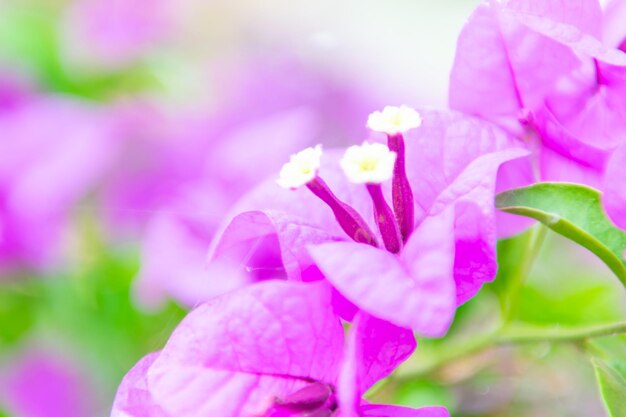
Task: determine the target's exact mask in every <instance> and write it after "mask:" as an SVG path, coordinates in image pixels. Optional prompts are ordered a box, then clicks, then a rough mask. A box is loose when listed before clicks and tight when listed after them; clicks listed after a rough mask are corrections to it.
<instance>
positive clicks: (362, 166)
mask: <svg viewBox="0 0 626 417" xmlns="http://www.w3.org/2000/svg"><path fill="white" fill-rule="evenodd" d="M395 162H396V153H395V152H392V151H390V150H389V148H388V147H387V146H385V145H383V144H380V143H368V142H365V143H364V144H363V145H361V146H358V145H355V146H350V147H349V148H348V149H347V150H346V153H345V154H344V155H343V158H341V161H340V162H339V164H340V165H341V168H342V169H343V172H344V173H345V174H346V177H348V180H349V181H350V182H353V183H355V184H379V183H381V182H383V181H387V180H388V179H390V178H391V176H392V175H393V166H394V164H395Z"/></svg>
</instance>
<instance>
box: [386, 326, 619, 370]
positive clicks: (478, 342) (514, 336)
mask: <svg viewBox="0 0 626 417" xmlns="http://www.w3.org/2000/svg"><path fill="white" fill-rule="evenodd" d="M622 333H626V321H622V322H618V323H611V324H602V325H597V326H587V327H582V328H578V329H563V328H557V329H554V328H552V329H547V330H545V329H541V330H539V329H520V328H519V327H518V328H516V327H512V328H506V327H505V328H503V329H501V330H499V331H495V332H493V333H491V334H487V335H484V336H481V337H477V338H476V339H473V340H469V341H463V342H461V343H458V344H457V345H456V346H458V347H457V348H456V349H454V348H453V349H448V350H445V351H444V352H443V353H441V354H439V355H438V356H437V357H436V358H435V359H433V360H432V361H429V362H426V363H422V364H418V365H417V366H415V364H412V365H413V366H411V369H410V370H408V369H407V370H406V371H405V372H403V371H402V368H400V370H399V372H398V373H397V374H396V375H395V376H394V379H395V380H396V381H400V382H402V381H410V380H414V379H416V378H419V377H421V376H423V375H425V374H429V373H432V372H435V371H437V370H438V369H440V368H443V367H444V366H446V365H448V364H449V363H451V362H454V361H457V360H460V359H463V358H466V357H469V356H472V355H475V354H477V353H480V352H483V351H485V350H488V349H491V348H494V347H496V346H501V345H521V344H529V343H574V342H581V341H585V340H587V339H591V338H595V337H603V336H612V335H617V334H622Z"/></svg>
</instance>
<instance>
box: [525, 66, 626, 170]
mask: <svg viewBox="0 0 626 417" xmlns="http://www.w3.org/2000/svg"><path fill="white" fill-rule="evenodd" d="M597 71H599V74H597V75H596V72H597ZM590 72H592V73H591V74H585V75H586V76H579V75H578V74H577V76H576V77H570V78H568V79H567V82H565V80H563V81H564V82H562V83H561V87H560V88H559V90H557V91H556V92H555V93H553V94H551V95H550V96H549V97H548V98H547V99H546V104H545V106H544V107H543V109H541V111H540V112H538V113H537V120H536V121H537V126H538V127H539V130H540V132H541V134H542V138H543V143H544V144H545V145H547V146H548V147H550V148H552V149H553V150H555V151H557V152H559V153H560V154H562V155H563V156H565V157H567V158H568V159H571V160H573V161H576V162H578V163H580V164H581V165H584V166H588V167H591V168H594V169H596V170H602V169H603V167H604V165H605V163H606V160H607V158H608V156H609V154H610V153H611V152H612V151H613V149H614V148H615V147H616V146H617V145H618V144H620V143H621V142H623V141H624V140H626V126H625V125H624V122H623V121H624V118H626V99H625V98H624V97H625V95H626V82H624V79H626V76H625V75H624V74H626V68H619V67H613V68H610V67H607V66H603V65H598V66H597V67H596V68H590ZM620 73H621V74H620ZM596 77H600V78H601V83H598V81H596ZM620 77H621V78H622V79H620Z"/></svg>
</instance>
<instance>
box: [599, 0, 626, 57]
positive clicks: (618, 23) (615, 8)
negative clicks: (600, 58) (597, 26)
mask: <svg viewBox="0 0 626 417" xmlns="http://www.w3.org/2000/svg"><path fill="white" fill-rule="evenodd" d="M625 21H626V2H625V1H623V0H611V1H609V2H608V4H607V6H606V7H605V12H604V20H603V22H602V23H603V24H602V30H603V36H602V39H603V40H604V42H605V43H606V44H607V45H609V46H614V47H618V46H619V45H620V44H621V43H622V42H623V41H624V39H625V38H626V27H624V22H625ZM622 50H623V49H622Z"/></svg>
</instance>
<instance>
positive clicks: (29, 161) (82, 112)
mask: <svg viewBox="0 0 626 417" xmlns="http://www.w3.org/2000/svg"><path fill="white" fill-rule="evenodd" d="M106 120H107V119H106V117H105V115H104V114H103V112H102V111H101V110H100V109H98V108H94V107H92V106H90V105H87V104H86V103H81V102H78V101H71V100H68V99H62V98H56V97H49V98H43V97H39V96H35V95H33V96H32V97H30V98H24V99H21V100H18V101H13V103H12V104H11V105H10V106H9V107H7V108H3V109H1V110H0V131H2V137H3V139H2V141H0V154H2V158H0V268H2V267H12V266H13V267H16V266H22V267H41V268H43V267H47V266H50V265H52V264H54V263H55V262H56V261H58V255H59V253H60V249H61V244H60V239H61V237H62V234H63V231H64V230H65V225H66V223H67V221H68V218H69V215H70V211H71V210H72V209H73V208H74V207H75V205H76V203H77V202H78V201H80V199H81V198H83V197H84V196H85V195H86V193H87V192H88V191H90V190H91V189H92V187H93V186H94V183H95V182H96V181H98V180H99V179H100V178H101V175H102V174H103V172H104V170H105V168H106V167H107V166H108V163H109V162H110V158H111V153H112V152H113V150H114V149H115V146H114V144H113V143H111V141H110V140H109V139H110V137H109V136H108V133H107V132H108V131H107V128H106V126H107V124H106Z"/></svg>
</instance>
